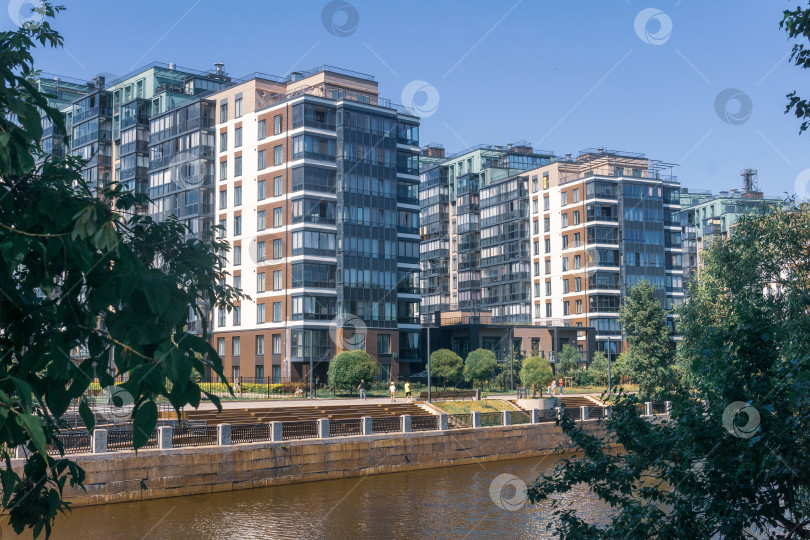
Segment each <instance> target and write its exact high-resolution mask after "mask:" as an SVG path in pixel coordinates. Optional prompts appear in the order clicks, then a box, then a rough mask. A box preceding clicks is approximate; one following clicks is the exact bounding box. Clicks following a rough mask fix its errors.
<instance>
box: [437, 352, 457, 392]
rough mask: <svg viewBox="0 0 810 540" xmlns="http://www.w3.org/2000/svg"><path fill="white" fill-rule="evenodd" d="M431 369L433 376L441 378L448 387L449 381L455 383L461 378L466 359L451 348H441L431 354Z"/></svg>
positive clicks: (445, 386)
mask: <svg viewBox="0 0 810 540" xmlns="http://www.w3.org/2000/svg"><path fill="white" fill-rule="evenodd" d="M430 371H431V376H433V377H438V378H439V379H441V380H442V381H443V382H444V388H445V389H447V383H448V382H452V383H453V384H455V383H457V382H458V381H459V379H461V376H462V374H463V371H464V360H462V359H461V357H460V356H459V355H457V354H456V353H454V352H453V351H451V350H450V349H439V350H437V351H433V352H432V353H431V355H430Z"/></svg>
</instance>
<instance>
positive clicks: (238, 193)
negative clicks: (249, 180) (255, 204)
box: [233, 186, 242, 206]
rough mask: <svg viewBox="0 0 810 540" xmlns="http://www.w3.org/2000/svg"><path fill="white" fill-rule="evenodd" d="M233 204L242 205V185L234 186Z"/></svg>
mask: <svg viewBox="0 0 810 540" xmlns="http://www.w3.org/2000/svg"><path fill="white" fill-rule="evenodd" d="M233 205H234V206H242V186H236V187H235V188H233Z"/></svg>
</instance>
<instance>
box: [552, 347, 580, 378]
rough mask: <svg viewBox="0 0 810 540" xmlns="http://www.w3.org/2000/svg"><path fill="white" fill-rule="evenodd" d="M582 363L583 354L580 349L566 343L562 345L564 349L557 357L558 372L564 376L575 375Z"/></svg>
mask: <svg viewBox="0 0 810 540" xmlns="http://www.w3.org/2000/svg"><path fill="white" fill-rule="evenodd" d="M581 363H582V355H581V354H580V353H579V350H578V349H577V348H576V347H574V346H573V345H570V344H568V343H566V344H565V345H563V346H562V351H560V354H559V356H558V357H557V373H559V374H560V375H562V376H563V377H573V376H574V374H575V373H576V372H577V370H578V369H579V366H580V364H581Z"/></svg>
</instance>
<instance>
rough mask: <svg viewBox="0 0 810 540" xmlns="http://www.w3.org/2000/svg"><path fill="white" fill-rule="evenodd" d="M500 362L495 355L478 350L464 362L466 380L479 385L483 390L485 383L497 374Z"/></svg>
mask: <svg viewBox="0 0 810 540" xmlns="http://www.w3.org/2000/svg"><path fill="white" fill-rule="evenodd" d="M497 367H498V362H497V360H496V358H495V353H494V352H492V351H488V350H486V349H476V350H474V351H471V352H470V353H469V354H467V360H466V362H464V378H465V379H466V380H467V381H470V382H472V383H473V384H474V385H475V384H477V385H479V386H480V387H481V389H482V390H483V387H484V381H488V380H489V379H490V378H491V377H492V375H493V374H494V373H495V369H496V368H497Z"/></svg>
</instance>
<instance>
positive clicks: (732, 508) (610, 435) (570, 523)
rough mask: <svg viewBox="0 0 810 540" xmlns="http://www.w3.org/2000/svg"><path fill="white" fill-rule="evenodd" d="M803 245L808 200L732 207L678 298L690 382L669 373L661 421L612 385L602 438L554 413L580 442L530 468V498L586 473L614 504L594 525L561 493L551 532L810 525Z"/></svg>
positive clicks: (663, 532)
mask: <svg viewBox="0 0 810 540" xmlns="http://www.w3.org/2000/svg"><path fill="white" fill-rule="evenodd" d="M809 247H810V206H808V205H806V204H805V205H802V206H800V207H798V208H795V209H772V210H768V211H767V212H766V213H765V214H763V215H746V216H743V217H742V218H741V219H740V220H739V221H738V223H737V225H736V228H735V232H734V235H733V236H732V237H731V238H730V239H729V240H726V241H718V242H716V243H714V244H713V245H712V246H711V247H710V248H709V250H708V252H707V253H706V254H705V266H704V268H703V269H702V271H701V273H700V276H699V281H698V282H697V283H696V284H695V283H694V282H693V283H691V285H690V295H689V301H688V302H687V303H685V304H684V305H683V306H682V308H680V310H679V328H680V330H681V332H682V335H683V342H682V345H681V347H680V356H681V360H682V368H683V369H684V370H685V371H688V372H689V374H690V377H689V380H690V381H691V384H693V385H694V386H693V387H690V388H687V387H686V386H685V385H684V384H682V383H681V382H678V383H677V384H676V386H675V388H674V392H673V394H672V407H673V408H672V413H671V419H670V421H662V422H655V423H653V422H650V421H648V420H646V419H643V418H640V417H639V415H638V412H637V410H636V408H635V404H636V398H635V397H628V396H626V395H623V394H619V395H618V396H617V398H616V402H615V405H614V408H613V415H612V418H611V419H609V420H607V421H606V422H605V424H604V425H605V428H606V430H607V437H606V438H597V437H595V436H591V435H589V434H586V433H585V432H584V431H583V430H582V429H581V426H578V425H576V424H575V423H574V422H571V421H570V420H568V419H567V418H565V419H563V421H562V429H563V431H564V432H565V433H566V434H567V435H568V436H569V437H570V438H571V440H572V441H573V443H574V445H575V446H577V447H578V448H580V449H581V450H582V454H581V456H580V457H577V459H567V460H563V462H562V463H561V464H560V466H559V467H557V468H556V469H555V471H554V472H553V473H550V474H548V475H545V476H544V477H542V478H539V479H538V480H537V482H536V483H535V484H534V485H533V486H531V487H530V488H529V497H530V499H531V500H532V501H538V500H543V499H547V498H548V499H552V500H558V499H560V498H562V497H564V496H565V494H566V493H568V492H569V491H570V490H571V489H577V487H578V486H582V485H586V486H591V488H592V492H593V493H594V494H595V495H596V496H598V497H599V498H600V499H601V500H602V501H603V502H605V503H606V504H609V505H610V506H611V507H612V508H613V511H614V515H613V516H612V517H611V519H610V522H609V523H607V524H604V525H595V524H593V523H588V522H586V521H585V520H584V519H583V518H584V517H585V516H581V515H579V514H578V513H577V511H576V509H573V508H570V507H564V506H562V505H560V506H558V507H556V510H555V512H556V513H557V516H558V517H559V519H560V521H559V526H558V534H559V536H561V537H565V538H627V539H641V538H698V539H709V538H765V537H767V538H810V497H808V493H810V491H809V489H810V455H808V452H807V444H808V443H807V441H808V440H810V313H809V312H808V309H807V306H808V305H810V259H808V257H807V253H808V248H809ZM693 394H694V395H696V397H698V398H699V399H694V397H693ZM608 440H609V441H610V443H611V444H620V445H622V447H623V449H624V451H623V452H621V453H617V452H613V451H611V450H610V447H609V446H608V445H607V443H606V441H608Z"/></svg>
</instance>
